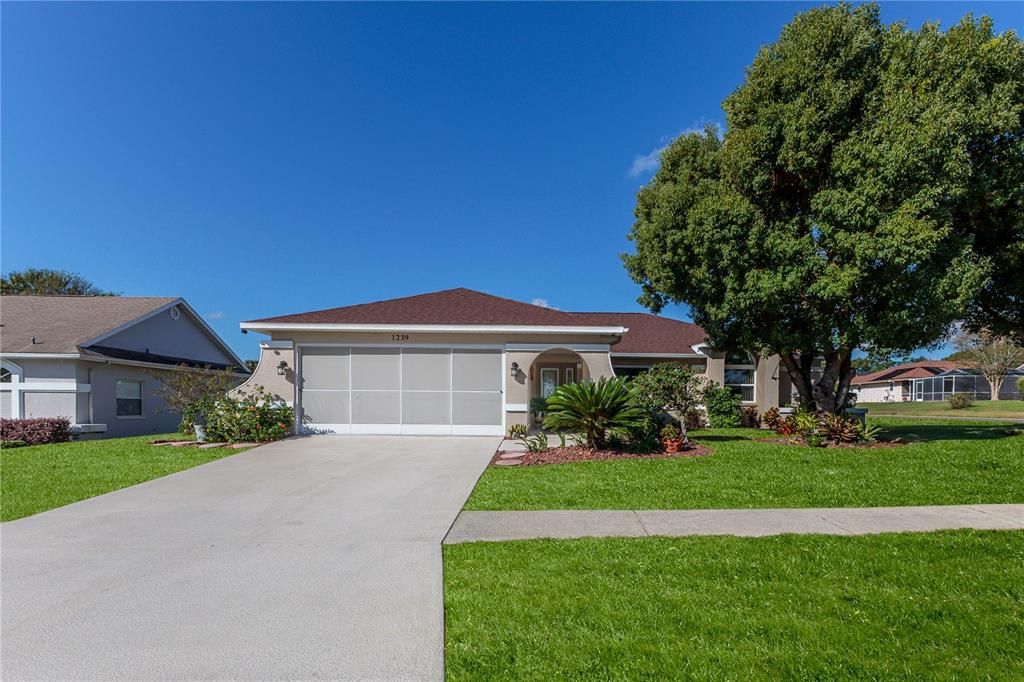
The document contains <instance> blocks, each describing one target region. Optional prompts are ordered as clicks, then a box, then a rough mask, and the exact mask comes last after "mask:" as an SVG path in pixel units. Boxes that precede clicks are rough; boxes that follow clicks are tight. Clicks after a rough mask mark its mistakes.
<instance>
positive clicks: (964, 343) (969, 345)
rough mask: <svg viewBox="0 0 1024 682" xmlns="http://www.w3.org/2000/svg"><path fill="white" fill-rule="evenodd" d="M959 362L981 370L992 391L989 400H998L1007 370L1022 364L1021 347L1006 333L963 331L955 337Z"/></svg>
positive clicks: (1023, 349)
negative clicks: (970, 332)
mask: <svg viewBox="0 0 1024 682" xmlns="http://www.w3.org/2000/svg"><path fill="white" fill-rule="evenodd" d="M956 346H957V350H958V351H962V353H961V354H960V356H959V357H960V362H962V363H963V364H964V365H966V366H967V367H970V368H971V369H974V370H977V371H978V372H980V373H981V375H982V376H983V377H985V380H986V381H987V382H988V385H989V387H990V389H991V392H992V400H999V388H1000V387H1001V386H1002V385H1003V380H1004V379H1006V377H1008V376H1009V375H1010V372H1011V371H1013V370H1015V369H1017V368H1018V367H1020V366H1021V365H1024V348H1021V347H1020V346H1018V345H1017V344H1016V343H1014V342H1013V340H1012V339H1010V338H1009V337H1006V336H995V335H993V334H989V333H987V332H983V333H981V334H965V335H962V336H960V337H959V338H958V339H957V340H956Z"/></svg>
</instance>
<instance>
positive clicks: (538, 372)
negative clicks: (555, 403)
mask: <svg viewBox="0 0 1024 682" xmlns="http://www.w3.org/2000/svg"><path fill="white" fill-rule="evenodd" d="M529 377H530V402H531V403H535V401H534V398H547V397H548V396H550V395H551V394H552V393H554V391H555V389H556V388H558V387H559V386H561V385H562V384H573V383H576V382H579V381H587V380H589V379H590V370H589V369H588V368H587V363H586V362H585V361H584V360H583V358H582V356H580V354H579V353H577V352H575V351H572V350H569V349H567V348H550V349H548V350H546V351H544V352H543V353H541V354H540V355H538V356H537V357H536V358H534V360H533V363H532V364H531V365H530V374H529ZM530 412H531V413H533V414H534V417H536V416H537V414H536V413H537V412H538V410H537V409H535V406H534V405H531V408H530Z"/></svg>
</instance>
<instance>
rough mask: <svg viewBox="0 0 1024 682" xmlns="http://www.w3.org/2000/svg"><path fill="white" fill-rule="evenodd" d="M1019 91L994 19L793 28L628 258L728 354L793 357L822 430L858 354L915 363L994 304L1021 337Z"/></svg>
mask: <svg viewBox="0 0 1024 682" xmlns="http://www.w3.org/2000/svg"><path fill="white" fill-rule="evenodd" d="M1022 76H1024V50H1022V43H1021V41H1020V40H1019V39H1018V38H1017V37H1016V36H1015V35H1014V34H1013V33H1005V34H1002V35H995V34H994V33H993V30H992V26H991V23H990V22H989V21H988V20H987V19H981V20H978V21H976V20H974V19H972V18H971V17H967V18H965V19H964V20H963V21H961V22H960V23H959V24H958V25H956V26H954V27H952V28H951V29H949V30H948V31H945V32H943V31H941V30H940V29H939V27H938V26H936V25H931V24H928V25H925V26H924V27H922V28H921V30H920V31H913V30H909V29H908V28H906V27H905V26H903V25H900V24H896V25H892V26H885V25H883V24H882V23H881V21H880V19H879V15H878V8H877V6H874V5H861V6H858V7H852V6H850V5H846V4H843V5H838V6H834V7H828V8H822V9H816V10H812V11H809V12H806V13H804V14H801V15H798V16H797V17H796V18H795V19H794V20H793V21H792V22H791V23H790V24H788V25H787V26H786V27H785V28H784V29H783V31H782V34H781V36H780V37H779V40H778V41H777V42H776V43H774V44H771V45H768V46H766V47H764V48H763V49H762V50H761V51H760V52H759V54H758V55H757V57H756V58H755V60H754V62H753V64H751V66H750V67H749V68H748V70H747V73H746V78H745V81H744V83H743V84H742V85H741V86H740V87H739V89H737V90H736V91H735V92H734V93H733V94H732V95H731V96H729V97H728V99H726V101H725V102H724V104H723V108H724V110H725V112H726V128H725V130H724V132H723V133H719V131H717V130H716V129H714V128H708V129H706V130H705V131H704V132H703V133H691V134H686V135H683V136H682V137H680V138H678V139H677V140H675V141H674V142H673V143H672V144H671V145H670V146H669V147H668V148H667V149H666V150H665V151H664V153H663V154H662V159H661V167H660V169H659V170H658V172H657V173H656V175H655V176H654V178H653V179H652V180H651V182H650V183H649V184H648V185H646V186H645V187H644V188H642V189H641V191H640V193H639V195H638V197H637V205H636V212H635V217H636V221H635V223H634V225H633V229H632V232H631V234H630V238H631V239H632V240H633V241H634V242H635V246H636V251H635V253H633V254H626V255H624V260H625V264H626V268H627V269H628V271H629V273H630V275H631V276H632V277H633V279H634V280H635V281H636V282H638V283H639V284H640V285H641V286H642V289H643V295H642V296H641V299H640V300H641V302H642V303H643V304H644V305H646V306H647V307H649V308H650V309H652V310H654V311H658V310H660V309H661V308H662V307H663V306H664V305H665V304H666V303H668V302H679V303H685V304H688V305H689V306H690V308H691V310H692V312H693V315H694V319H695V321H696V322H697V323H698V324H700V325H701V326H702V327H704V328H705V329H706V330H707V332H708V334H709V336H710V340H711V343H712V344H713V345H715V346H717V347H721V348H737V349H746V350H750V351H754V352H757V353H762V354H768V353H777V354H779V355H780V356H781V358H782V363H783V365H784V366H785V368H786V370H787V371H788V374H789V376H790V378H791V380H792V382H793V385H794V386H795V388H796V390H797V391H798V392H799V396H800V401H801V403H802V404H804V405H806V406H808V407H815V408H817V409H822V410H827V411H839V410H841V409H843V407H844V406H845V402H846V397H847V394H848V390H849V384H850V379H852V377H853V376H854V368H853V365H852V354H853V352H854V350H855V349H857V348H867V349H869V348H885V349H888V350H890V351H893V352H896V351H904V352H906V351H910V350H912V349H914V348H917V347H920V346H923V345H928V344H930V343H933V342H936V341H938V340H939V339H942V338H943V337H945V336H946V335H947V334H948V333H949V329H950V326H951V323H952V322H954V321H955V320H958V319H963V318H965V317H970V315H969V314H968V313H969V312H974V313H977V315H976V317H977V321H978V324H980V325H985V324H988V321H987V320H988V319H991V318H986V316H985V315H984V314H983V313H982V312H981V309H980V301H982V300H988V301H989V303H990V304H991V307H992V308H993V310H996V309H998V311H999V312H1000V314H1002V315H1003V317H1004V318H1005V319H1007V320H1009V322H1008V324H1012V317H1013V315H1014V314H1019V311H1018V313H1014V312H1013V310H1012V308H1013V305H1012V302H1010V303H1011V304H1008V302H1007V300H1006V298H1005V297H1006V293H1005V292H1006V291H1008V290H1010V289H1013V288H1014V287H1016V289H1017V290H1018V291H1019V290H1020V288H1021V274H1020V270H1019V269H1017V270H1014V268H1013V267H1012V266H1011V265H1008V264H1007V263H1006V262H1005V261H1001V260H1000V257H1001V256H1002V255H1004V254H1003V253H1002V250H1001V249H1005V247H1006V246H1007V243H1008V242H1011V244H1010V246H1011V247H1013V248H1015V249H1017V250H1018V251H1017V253H1019V249H1020V248H1022V247H1021V244H1020V240H1021V239H1024V233H1022V229H1021V225H1022V222H1021V221H1022V210H1021V207H1022V204H1024V200H1022V196H1024V194H1022V193H1024V183H1022V179H1024V173H1022V170H1024V163H1022V159H1024V147H1022V144H1024V136H1022V130H1024V83H1022ZM1014 240H1016V241H1017V243H1016V244H1013V243H1012V242H1013V241H1014ZM1017 258H1018V259H1019V255H1018V256H1017ZM986 297H987V298H986ZM1017 302H1018V303H1019V299H1017ZM821 359H823V360H824V367H823V371H821V372H820V373H819V372H818V371H817V369H816V368H815V364H816V361H820V360H821Z"/></svg>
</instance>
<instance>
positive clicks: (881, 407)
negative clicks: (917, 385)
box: [857, 400, 1024, 419]
mask: <svg viewBox="0 0 1024 682" xmlns="http://www.w3.org/2000/svg"><path fill="white" fill-rule="evenodd" d="M857 407H866V408H868V414H870V415H874V416H901V415H910V416H918V417H995V418H1000V417H1003V418H1010V419H1024V400H979V401H978V402H976V403H974V404H973V405H971V406H970V407H968V408H967V409H965V410H954V409H951V408H950V407H949V403H948V402H946V401H935V402H919V403H918V402H914V403H857Z"/></svg>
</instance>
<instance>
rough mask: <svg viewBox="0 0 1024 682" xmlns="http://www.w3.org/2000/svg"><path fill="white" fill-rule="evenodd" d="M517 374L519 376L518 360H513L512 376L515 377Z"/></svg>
mask: <svg viewBox="0 0 1024 682" xmlns="http://www.w3.org/2000/svg"><path fill="white" fill-rule="evenodd" d="M517 376H519V363H518V362H513V363H512V378H513V379H515V378H516V377H517Z"/></svg>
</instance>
